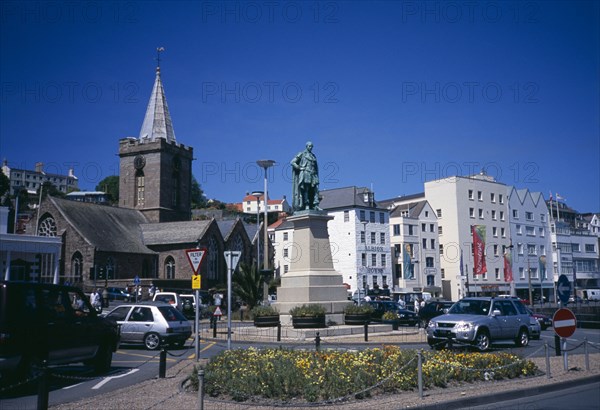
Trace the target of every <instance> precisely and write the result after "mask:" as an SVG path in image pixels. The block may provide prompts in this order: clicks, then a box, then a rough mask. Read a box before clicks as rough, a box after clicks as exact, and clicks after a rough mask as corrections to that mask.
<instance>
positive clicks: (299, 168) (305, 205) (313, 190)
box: [291, 141, 321, 211]
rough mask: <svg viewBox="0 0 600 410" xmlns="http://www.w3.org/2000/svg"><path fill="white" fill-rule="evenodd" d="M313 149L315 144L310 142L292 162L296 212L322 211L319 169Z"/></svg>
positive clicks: (293, 198) (293, 205)
mask: <svg viewBox="0 0 600 410" xmlns="http://www.w3.org/2000/svg"><path fill="white" fill-rule="evenodd" d="M312 149H313V143H312V142H310V141H308V142H307V143H306V149H305V150H304V151H301V152H299V153H298V154H297V155H296V156H295V157H294V159H292V161H291V165H292V174H293V176H292V207H293V208H294V211H304V210H310V209H314V210H320V209H321V208H319V167H318V165H317V157H316V156H315V154H313V152H312Z"/></svg>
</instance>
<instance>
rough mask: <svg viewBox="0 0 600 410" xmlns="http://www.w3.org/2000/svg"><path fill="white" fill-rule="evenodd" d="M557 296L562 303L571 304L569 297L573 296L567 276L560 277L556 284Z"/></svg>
mask: <svg viewBox="0 0 600 410" xmlns="http://www.w3.org/2000/svg"><path fill="white" fill-rule="evenodd" d="M556 295H557V296H558V298H559V299H560V301H561V302H562V303H569V297H570V296H571V282H569V278H567V276H566V275H560V276H559V277H558V281H557V282H556Z"/></svg>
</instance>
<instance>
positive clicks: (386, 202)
mask: <svg viewBox="0 0 600 410" xmlns="http://www.w3.org/2000/svg"><path fill="white" fill-rule="evenodd" d="M421 198H425V192H419V193H416V194H410V195H403V196H397V197H395V198H390V199H382V200H379V201H377V203H378V204H379V206H381V207H384V208H390V207H392V208H393V207H395V206H396V204H397V203H399V202H403V203H406V202H407V201H408V202H415V200H417V199H421Z"/></svg>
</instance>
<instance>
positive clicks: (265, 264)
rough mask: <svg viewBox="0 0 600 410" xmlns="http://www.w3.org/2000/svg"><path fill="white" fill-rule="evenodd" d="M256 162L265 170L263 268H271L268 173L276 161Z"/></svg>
mask: <svg viewBox="0 0 600 410" xmlns="http://www.w3.org/2000/svg"><path fill="white" fill-rule="evenodd" d="M256 163H257V164H258V166H259V167H261V168H263V169H264V170H265V195H264V204H265V216H264V225H265V226H264V228H265V234H264V243H263V247H264V254H263V270H270V264H269V237H268V234H269V233H268V232H267V226H268V225H269V219H268V216H269V215H268V208H269V200H268V198H269V194H268V190H267V179H268V178H267V177H268V173H269V168H270V167H272V166H273V165H274V164H275V161H273V160H272V159H259V160H258V161H256ZM268 291H269V289H268V285H267V283H266V281H265V284H264V287H263V300H264V302H265V303H266V302H267V300H268V297H267V296H268V295H267V294H268Z"/></svg>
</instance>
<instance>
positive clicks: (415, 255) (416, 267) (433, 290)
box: [380, 193, 442, 302]
mask: <svg viewBox="0 0 600 410" xmlns="http://www.w3.org/2000/svg"><path fill="white" fill-rule="evenodd" d="M380 205H385V206H387V207H388V208H389V209H390V246H391V248H392V262H393V267H394V276H395V278H396V280H397V282H395V285H396V286H395V287H394V293H399V294H400V295H401V297H402V295H411V294H415V295H418V294H419V293H421V292H429V293H430V294H431V295H433V296H441V294H442V282H441V279H442V278H441V276H440V274H441V271H440V250H439V249H440V248H439V234H440V231H439V227H438V224H437V217H436V215H435V212H434V210H433V208H432V207H431V205H430V204H429V203H428V202H427V201H426V200H425V194H424V193H420V194H416V195H410V196H405V197H399V198H393V199H389V200H385V201H380ZM403 299H404V300H405V301H406V302H410V301H411V300H410V297H408V298H406V297H404V298H403Z"/></svg>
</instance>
